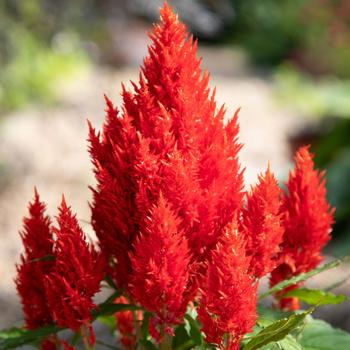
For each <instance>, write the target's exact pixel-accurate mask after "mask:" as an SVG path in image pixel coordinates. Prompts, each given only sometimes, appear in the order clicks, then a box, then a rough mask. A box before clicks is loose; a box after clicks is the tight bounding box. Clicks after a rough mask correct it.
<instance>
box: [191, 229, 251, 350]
mask: <svg viewBox="0 0 350 350" xmlns="http://www.w3.org/2000/svg"><path fill="white" fill-rule="evenodd" d="M249 265H250V258H249V257H248V256H246V249H245V242H244V237H243V235H241V234H240V233H239V232H238V230H237V225H236V224H235V223H232V224H230V225H229V226H228V227H227V230H226V232H225V235H224V236H223V237H222V239H221V240H220V242H219V243H218V245H217V247H216V249H215V250H214V251H213V257H212V262H211V264H210V265H209V267H208V271H207V278H206V283H205V284H204V286H203V290H202V291H201V294H202V297H201V300H200V305H199V308H198V317H199V320H200V322H201V323H202V325H203V328H202V330H203V332H204V333H205V335H206V339H207V341H208V342H210V343H214V344H216V345H218V346H219V347H220V348H229V349H232V350H233V349H239V344H240V341H241V339H242V337H243V335H244V334H246V333H247V332H249V331H251V330H252V328H253V326H254V325H255V321H256V318H257V315H256V302H257V301H256V293H257V284H254V278H253V276H252V275H250V273H249ZM224 335H226V342H225V343H224V342H223V336H224Z"/></svg>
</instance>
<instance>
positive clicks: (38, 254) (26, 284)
mask: <svg viewBox="0 0 350 350" xmlns="http://www.w3.org/2000/svg"><path fill="white" fill-rule="evenodd" d="M50 225H51V220H50V218H49V217H48V216H47V215H45V204H44V203H43V202H41V201H40V198H39V194H38V192H37V190H36V189H35V193H34V201H33V202H31V203H29V216H28V217H25V218H24V219H23V230H22V231H21V232H20V235H21V238H22V242H23V245H24V253H23V254H22V255H21V263H20V264H19V265H17V278H16V286H17V291H18V294H19V296H20V298H21V301H22V305H23V312H24V316H25V321H26V326H27V327H28V328H29V329H35V328H38V327H41V326H44V325H48V324H51V323H52V322H53V321H52V317H51V314H50V310H49V308H48V306H47V301H46V296H45V288H44V279H45V276H46V275H47V274H48V273H50V272H51V271H52V268H53V265H54V263H55V262H54V256H53V244H54V243H53V237H52V232H51V229H50Z"/></svg>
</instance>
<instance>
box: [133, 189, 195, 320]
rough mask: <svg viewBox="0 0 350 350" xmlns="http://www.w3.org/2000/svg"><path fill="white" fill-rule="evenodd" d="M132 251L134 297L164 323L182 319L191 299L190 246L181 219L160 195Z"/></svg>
mask: <svg viewBox="0 0 350 350" xmlns="http://www.w3.org/2000/svg"><path fill="white" fill-rule="evenodd" d="M141 230H142V233H141V235H140V237H138V238H137V240H136V242H135V244H134V248H135V252H134V253H133V254H132V257H131V261H132V269H133V274H132V279H131V285H130V290H131V293H132V295H133V297H134V299H135V300H136V301H138V302H140V303H141V304H142V305H143V306H144V307H145V308H147V310H150V311H152V312H154V313H155V315H156V316H155V318H156V320H157V321H159V323H161V324H162V325H165V326H171V325H173V324H177V323H179V322H181V320H182V319H183V316H184V314H185V312H186V307H187V304H188V302H189V297H192V295H191V293H189V289H190V288H188V287H189V286H188V283H189V262H190V257H189V249H188V244H187V240H186V238H185V236H184V234H183V231H182V230H181V229H180V220H179V219H178V218H177V217H176V215H175V214H174V212H173V211H172V210H171V209H170V208H169V205H168V203H167V202H166V200H165V199H164V197H163V195H162V194H160V197H159V200H158V203H157V205H156V206H154V207H153V208H152V210H151V212H150V214H149V216H148V217H147V218H146V220H145V222H144V224H143V225H142V228H141Z"/></svg>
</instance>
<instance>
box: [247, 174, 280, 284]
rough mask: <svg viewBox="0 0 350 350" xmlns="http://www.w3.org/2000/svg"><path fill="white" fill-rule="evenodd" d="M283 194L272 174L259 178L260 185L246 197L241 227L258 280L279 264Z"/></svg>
mask: <svg viewBox="0 0 350 350" xmlns="http://www.w3.org/2000/svg"><path fill="white" fill-rule="evenodd" d="M281 195H282V191H281V189H280V187H279V186H278V182H277V180H276V179H275V177H274V176H273V174H272V173H271V171H270V168H268V170H267V171H266V173H265V175H260V176H259V183H258V184H257V185H256V186H254V187H252V190H251V192H250V193H248V195H247V205H246V208H245V209H244V210H243V215H242V226H243V227H242V228H243V233H244V235H245V239H246V247H247V254H248V255H249V256H250V257H251V263H250V270H251V272H252V274H253V275H254V276H255V277H256V278H261V277H262V276H264V275H266V274H268V273H270V272H271V271H272V270H273V269H274V268H275V267H276V264H277V254H278V253H279V251H280V244H281V243H282V239H283V233H284V227H283V225H282V221H281V209H280V207H281Z"/></svg>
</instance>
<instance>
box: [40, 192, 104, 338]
mask: <svg viewBox="0 0 350 350" xmlns="http://www.w3.org/2000/svg"><path fill="white" fill-rule="evenodd" d="M57 222H58V227H57V228H54V232H55V234H56V236H57V241H56V246H55V256H56V264H55V269H54V271H53V272H52V273H51V274H49V275H48V276H47V277H46V281H45V282H46V283H45V287H46V288H45V289H46V294H47V299H48V304H49V307H50V310H51V313H52V316H53V318H54V320H55V321H56V322H57V324H58V325H59V326H62V327H68V328H70V329H72V330H73V331H78V330H79V329H80V328H81V327H82V326H85V327H89V326H90V321H91V320H92V316H91V310H92V309H94V308H95V307H96V305H95V304H94V303H93V301H92V297H93V296H94V295H95V294H96V293H97V292H98V291H99V289H100V281H101V279H102V278H103V273H102V264H101V261H102V260H101V259H100V257H99V254H98V253H97V252H96V251H95V250H94V248H93V247H92V246H90V245H89V244H87V243H86V238H85V235H84V233H83V231H82V229H81V228H80V226H79V224H78V221H77V219H76V217H75V216H74V215H73V214H72V212H71V209H70V208H69V207H68V206H67V204H66V201H65V199H64V197H63V198H62V203H61V206H60V208H59V215H58V217H57ZM90 334H91V336H92V338H93V334H92V333H90ZM91 342H93V339H91Z"/></svg>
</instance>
